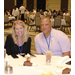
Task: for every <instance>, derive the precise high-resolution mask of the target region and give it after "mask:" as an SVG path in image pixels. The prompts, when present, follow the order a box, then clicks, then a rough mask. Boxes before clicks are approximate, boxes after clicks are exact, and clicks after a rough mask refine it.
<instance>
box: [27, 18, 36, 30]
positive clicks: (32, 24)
mask: <svg viewBox="0 0 75 75" xmlns="http://www.w3.org/2000/svg"><path fill="white" fill-rule="evenodd" d="M27 24H28V28H27V30H28V29H29V27H30V29H29V31H30V30H31V28H32V27H33V26H35V23H34V22H31V20H30V17H27Z"/></svg>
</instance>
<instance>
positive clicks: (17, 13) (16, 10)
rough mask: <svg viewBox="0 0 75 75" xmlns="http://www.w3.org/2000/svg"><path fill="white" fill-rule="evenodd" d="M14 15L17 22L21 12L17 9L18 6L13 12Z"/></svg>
mask: <svg viewBox="0 0 75 75" xmlns="http://www.w3.org/2000/svg"><path fill="white" fill-rule="evenodd" d="M12 15H13V16H14V17H15V19H16V20H17V16H18V15H19V10H18V8H16V6H14V8H13V10H12Z"/></svg>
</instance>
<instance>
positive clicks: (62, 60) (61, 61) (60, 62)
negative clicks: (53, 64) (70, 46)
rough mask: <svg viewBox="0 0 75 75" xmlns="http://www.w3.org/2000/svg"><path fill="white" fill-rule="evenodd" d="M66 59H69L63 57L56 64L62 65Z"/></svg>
mask: <svg viewBox="0 0 75 75" xmlns="http://www.w3.org/2000/svg"><path fill="white" fill-rule="evenodd" d="M68 59H69V56H64V57H63V58H62V59H61V60H59V61H58V63H59V64H62V63H63V62H65V61H66V60H68Z"/></svg>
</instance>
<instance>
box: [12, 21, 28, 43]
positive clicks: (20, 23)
mask: <svg viewBox="0 0 75 75" xmlns="http://www.w3.org/2000/svg"><path fill="white" fill-rule="evenodd" d="M16 24H18V25H21V26H22V27H23V28H24V34H23V36H22V41H23V43H24V42H27V40H28V33H27V30H26V26H25V23H24V22H23V21H22V20H16V21H14V22H13V26H12V38H13V40H14V43H15V44H17V42H18V37H17V35H16V33H15V25H16Z"/></svg>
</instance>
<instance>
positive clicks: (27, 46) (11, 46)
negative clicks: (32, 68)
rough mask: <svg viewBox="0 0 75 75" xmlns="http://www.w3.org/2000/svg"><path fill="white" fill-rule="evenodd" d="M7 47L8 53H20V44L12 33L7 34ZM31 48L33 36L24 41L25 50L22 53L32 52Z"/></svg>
mask: <svg viewBox="0 0 75 75" xmlns="http://www.w3.org/2000/svg"><path fill="white" fill-rule="evenodd" d="M4 48H6V53H7V54H8V55H13V54H18V53H20V51H19V48H18V45H17V44H15V43H14V41H13V38H12V36H11V35H8V36H7V39H6V42H5V47H4ZM30 48H31V38H30V37H29V38H28V41H27V42H24V44H23V51H22V53H25V54H27V53H29V54H30V53H31V52H30Z"/></svg>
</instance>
